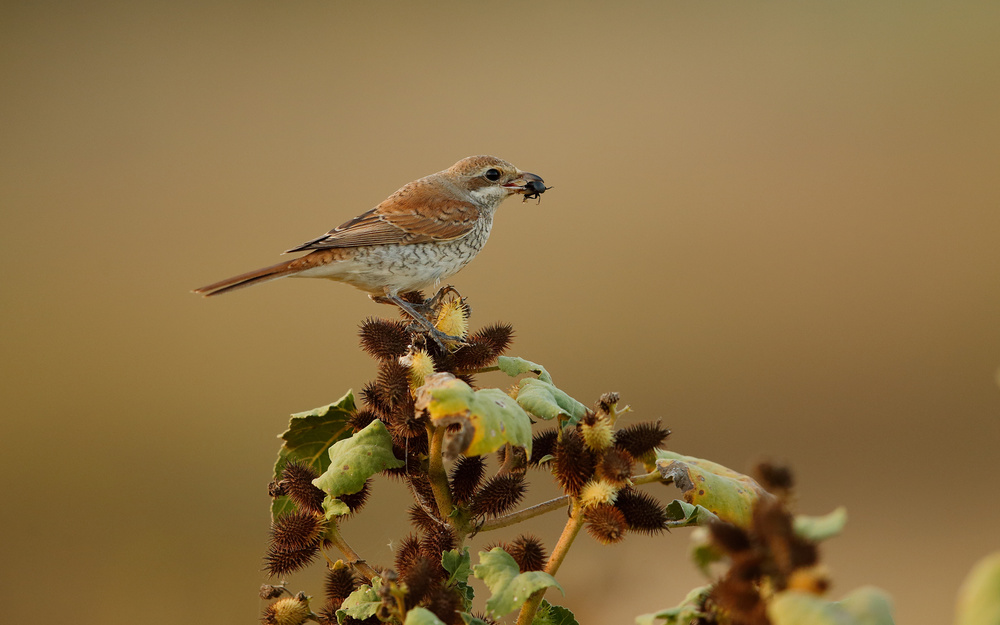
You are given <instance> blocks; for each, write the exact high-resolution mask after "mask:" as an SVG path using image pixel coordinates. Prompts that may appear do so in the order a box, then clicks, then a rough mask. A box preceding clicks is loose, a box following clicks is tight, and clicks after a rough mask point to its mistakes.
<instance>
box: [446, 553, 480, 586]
mask: <svg viewBox="0 0 1000 625" xmlns="http://www.w3.org/2000/svg"><path fill="white" fill-rule="evenodd" d="M441 566H443V567H444V570H446V571H448V573H449V574H450V575H451V577H449V578H448V583H449V584H450V583H452V582H464V581H468V579H469V575H471V574H472V558H471V557H470V556H469V548H468V547H462V550H461V551H459V550H458V549H452V550H450V551H445V552H444V553H442V554H441Z"/></svg>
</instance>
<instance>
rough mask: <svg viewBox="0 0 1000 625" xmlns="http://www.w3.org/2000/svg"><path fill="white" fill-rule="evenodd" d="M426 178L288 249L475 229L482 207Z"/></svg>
mask: <svg viewBox="0 0 1000 625" xmlns="http://www.w3.org/2000/svg"><path fill="white" fill-rule="evenodd" d="M422 182H424V181H423V180H419V181H416V183H411V184H409V185H407V186H405V187H403V188H402V189H400V190H399V191H396V192H395V193H394V194H392V195H391V196H389V198H387V199H386V200H385V201H383V202H382V203H381V204H379V205H378V206H376V207H375V208H373V209H371V210H370V211H368V212H367V213H364V214H362V215H359V216H357V217H355V218H354V219H352V220H350V221H348V222H346V223H344V224H341V225H340V226H337V227H336V228H334V229H333V230H331V231H330V232H328V233H327V234H324V235H323V236H321V237H319V238H317V239H313V240H312V241H307V242H305V243H303V244H302V245H299V246H298V247H295V248H292V249H290V250H288V252H303V251H306V250H322V249H329V248H335V247H359V246H362V245H410V244H413V243H426V242H429V241H450V240H453V239H459V238H461V237H463V236H465V235H467V234H468V233H469V232H471V231H472V228H473V226H474V225H475V223H476V221H477V220H478V219H479V208H478V207H477V206H476V205H475V204H473V203H471V202H464V201H461V200H458V199H456V198H455V197H454V196H453V195H452V194H450V193H442V192H441V191H442V190H441V189H440V188H437V186H436V185H432V184H428V183H424V184H418V183H422Z"/></svg>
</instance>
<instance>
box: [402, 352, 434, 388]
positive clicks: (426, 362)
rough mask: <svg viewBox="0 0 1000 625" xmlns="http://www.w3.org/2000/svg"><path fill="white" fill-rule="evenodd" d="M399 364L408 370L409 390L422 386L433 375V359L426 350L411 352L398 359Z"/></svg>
mask: <svg viewBox="0 0 1000 625" xmlns="http://www.w3.org/2000/svg"><path fill="white" fill-rule="evenodd" d="M399 364H401V365H403V366H404V367H408V368H409V370H410V389H411V390H412V389H416V388H419V387H421V386H423V385H424V380H425V379H426V378H427V376H429V375H433V374H434V359H433V358H431V355H430V353H429V352H428V351H427V350H426V349H418V350H411V351H409V352H407V353H406V354H404V355H402V356H400V357H399Z"/></svg>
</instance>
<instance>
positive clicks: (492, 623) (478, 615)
mask: <svg viewBox="0 0 1000 625" xmlns="http://www.w3.org/2000/svg"><path fill="white" fill-rule="evenodd" d="M472 617H473V618H477V619H479V620H480V621H482V622H484V623H486V625H497V622H496V621H494V620H493V619H491V618H490V617H489V616H488V615H487V614H486V613H485V612H472Z"/></svg>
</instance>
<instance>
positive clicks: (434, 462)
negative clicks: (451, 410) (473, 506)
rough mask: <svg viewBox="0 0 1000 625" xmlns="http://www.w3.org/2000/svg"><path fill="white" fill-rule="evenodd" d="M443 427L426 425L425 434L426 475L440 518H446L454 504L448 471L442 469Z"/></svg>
mask: <svg viewBox="0 0 1000 625" xmlns="http://www.w3.org/2000/svg"><path fill="white" fill-rule="evenodd" d="M445 429H446V428H444V427H434V426H433V425H428V426H427V435H428V438H430V450H429V451H428V458H427V477H428V478H429V479H430V482H431V490H432V491H434V501H435V502H437V507H438V512H439V513H440V514H441V518H442V519H444V520H446V521H447V520H448V519H449V518H451V512H452V510H454V508H455V506H454V504H453V503H452V501H451V489H450V488H449V487H448V473H447V472H445V470H444V456H443V450H442V447H443V445H444V432H445Z"/></svg>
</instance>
